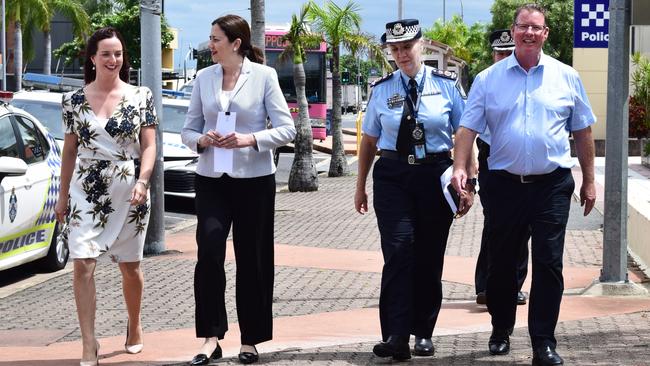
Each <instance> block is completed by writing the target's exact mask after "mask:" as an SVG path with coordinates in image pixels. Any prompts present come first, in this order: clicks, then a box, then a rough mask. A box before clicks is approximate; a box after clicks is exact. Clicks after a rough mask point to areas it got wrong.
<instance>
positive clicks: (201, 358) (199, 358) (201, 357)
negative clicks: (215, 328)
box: [190, 344, 223, 366]
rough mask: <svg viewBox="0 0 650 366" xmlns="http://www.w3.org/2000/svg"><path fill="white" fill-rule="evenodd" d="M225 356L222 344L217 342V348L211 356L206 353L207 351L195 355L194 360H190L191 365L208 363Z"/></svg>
mask: <svg viewBox="0 0 650 366" xmlns="http://www.w3.org/2000/svg"><path fill="white" fill-rule="evenodd" d="M222 356H223V354H222V352H221V346H220V345H219V344H217V348H215V349H214V351H213V352H212V354H211V355H210V357H208V355H206V354H205V353H199V354H198V355H196V356H194V358H192V361H190V365H192V366H194V365H207V364H209V363H210V361H214V360H218V359H220V358H221V357H222Z"/></svg>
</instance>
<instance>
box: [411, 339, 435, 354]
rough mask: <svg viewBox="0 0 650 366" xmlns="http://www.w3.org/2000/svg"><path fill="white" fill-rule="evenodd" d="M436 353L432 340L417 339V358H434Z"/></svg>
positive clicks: (414, 349) (415, 349)
mask: <svg viewBox="0 0 650 366" xmlns="http://www.w3.org/2000/svg"><path fill="white" fill-rule="evenodd" d="M434 352H435V350H434V348H433V342H432V341H431V338H420V337H415V344H414V345H413V354H414V355H416V356H433V353H434Z"/></svg>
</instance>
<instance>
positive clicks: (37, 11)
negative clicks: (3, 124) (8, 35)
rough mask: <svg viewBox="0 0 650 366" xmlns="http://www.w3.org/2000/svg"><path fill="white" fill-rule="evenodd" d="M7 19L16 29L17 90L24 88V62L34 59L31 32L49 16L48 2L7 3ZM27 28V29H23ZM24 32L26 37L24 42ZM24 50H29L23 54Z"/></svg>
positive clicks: (43, 0)
mask: <svg viewBox="0 0 650 366" xmlns="http://www.w3.org/2000/svg"><path fill="white" fill-rule="evenodd" d="M6 5H7V19H8V20H9V21H13V22H14V28H15V36H14V37H15V38H14V40H15V42H14V44H15V46H14V75H15V76H16V86H15V89H16V90H20V89H21V88H22V85H21V82H22V79H23V61H28V60H30V59H31V58H33V52H34V50H33V48H32V45H31V42H32V37H31V31H32V28H33V26H34V25H37V26H40V25H41V24H42V23H43V22H45V19H46V18H47V14H49V12H48V10H47V2H46V0H8V1H7V4H6ZM23 26H25V29H23ZM23 30H24V31H25V34H24V35H25V37H24V40H23ZM23 50H27V52H26V53H25V54H23Z"/></svg>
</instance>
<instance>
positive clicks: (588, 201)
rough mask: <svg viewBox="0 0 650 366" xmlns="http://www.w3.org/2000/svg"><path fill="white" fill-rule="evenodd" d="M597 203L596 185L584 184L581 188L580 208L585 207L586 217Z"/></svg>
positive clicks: (591, 183)
mask: <svg viewBox="0 0 650 366" xmlns="http://www.w3.org/2000/svg"><path fill="white" fill-rule="evenodd" d="M595 203H596V184H594V182H582V186H581V187H580V206H585V214H584V215H585V216H587V215H589V212H591V209H592V208H594V204H595Z"/></svg>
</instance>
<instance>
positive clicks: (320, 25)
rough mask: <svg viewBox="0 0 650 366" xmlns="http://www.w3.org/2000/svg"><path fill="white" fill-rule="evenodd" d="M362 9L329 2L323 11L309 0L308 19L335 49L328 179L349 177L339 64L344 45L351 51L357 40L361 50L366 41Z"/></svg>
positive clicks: (349, 3) (348, 4) (333, 51)
mask: <svg viewBox="0 0 650 366" xmlns="http://www.w3.org/2000/svg"><path fill="white" fill-rule="evenodd" d="M359 10H360V8H359V6H358V5H357V4H356V3H354V2H353V1H349V2H348V3H347V4H346V5H345V6H344V7H342V8H341V7H340V6H338V5H336V4H335V3H334V2H333V1H331V0H330V1H328V2H327V3H325V5H324V6H323V7H322V8H321V7H319V6H318V5H317V4H316V3H315V2H314V1H313V0H310V8H309V20H310V21H312V22H313V24H314V27H315V29H316V30H317V31H319V32H321V33H323V35H324V36H325V40H326V42H327V43H328V45H329V47H330V49H331V50H332V128H331V130H332V160H331V161H330V168H329V172H328V176H330V177H340V176H343V175H347V174H349V168H348V163H347V160H346V159H345V149H344V147H343V135H342V133H341V99H342V98H341V73H340V70H339V61H340V55H341V45H342V46H343V47H345V48H346V49H348V50H350V49H351V48H354V47H355V46H354V45H353V42H351V40H353V39H354V40H355V42H356V41H358V42H361V43H359V44H357V45H356V47H357V49H360V47H361V45H362V44H363V41H362V40H361V38H359V37H357V35H358V34H359V33H360V30H359V29H360V25H361V17H360V16H359V14H358V11H359Z"/></svg>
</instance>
